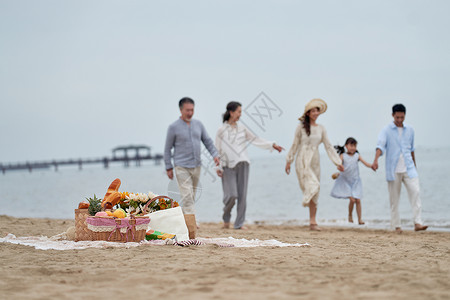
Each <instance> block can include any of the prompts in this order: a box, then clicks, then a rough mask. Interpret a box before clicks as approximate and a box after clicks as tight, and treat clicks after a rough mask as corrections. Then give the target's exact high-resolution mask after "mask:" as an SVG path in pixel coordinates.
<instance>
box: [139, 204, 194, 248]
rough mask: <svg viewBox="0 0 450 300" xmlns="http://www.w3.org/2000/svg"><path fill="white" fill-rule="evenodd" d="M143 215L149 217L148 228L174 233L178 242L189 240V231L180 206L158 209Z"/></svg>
mask: <svg viewBox="0 0 450 300" xmlns="http://www.w3.org/2000/svg"><path fill="white" fill-rule="evenodd" d="M145 216H148V217H150V223H149V224H148V229H149V230H150V229H152V230H155V231H160V232H164V233H171V234H175V235H176V238H177V241H178V242H182V241H187V240H189V232H188V229H187V226H186V221H185V220H184V215H183V211H182V210H181V207H180V206H178V207H174V208H167V209H164V210H158V211H155V212H152V213H149V214H146V215H145Z"/></svg>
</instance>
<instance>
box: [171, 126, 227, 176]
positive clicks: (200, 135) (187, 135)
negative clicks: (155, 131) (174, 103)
mask: <svg viewBox="0 0 450 300" xmlns="http://www.w3.org/2000/svg"><path fill="white" fill-rule="evenodd" d="M200 141H201V142H203V144H204V145H205V147H206V149H208V151H209V153H210V154H211V156H212V157H217V156H218V153H217V150H216V148H215V147H214V142H213V140H212V139H211V138H210V137H209V135H208V133H207V132H206V130H205V127H204V126H203V124H202V122H200V121H198V120H194V119H192V120H191V121H190V124H188V123H186V122H185V121H183V120H182V119H181V118H180V119H178V120H176V121H175V122H173V123H172V124H170V126H169V128H168V129H167V137H166V146H165V148H164V163H165V164H166V170H169V169H172V168H173V165H172V148H174V152H173V162H174V164H175V166H179V167H184V168H195V167H198V166H200V164H201V158H200V156H201V144H200Z"/></svg>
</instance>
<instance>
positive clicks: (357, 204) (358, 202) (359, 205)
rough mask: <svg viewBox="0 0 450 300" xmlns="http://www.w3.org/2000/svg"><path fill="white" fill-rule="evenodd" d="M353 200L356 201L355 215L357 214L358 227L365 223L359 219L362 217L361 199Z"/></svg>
mask: <svg viewBox="0 0 450 300" xmlns="http://www.w3.org/2000/svg"><path fill="white" fill-rule="evenodd" d="M355 200H356V213H357V214H358V223H359V225H364V224H365V223H364V222H363V220H362V219H361V217H362V209H361V199H355Z"/></svg>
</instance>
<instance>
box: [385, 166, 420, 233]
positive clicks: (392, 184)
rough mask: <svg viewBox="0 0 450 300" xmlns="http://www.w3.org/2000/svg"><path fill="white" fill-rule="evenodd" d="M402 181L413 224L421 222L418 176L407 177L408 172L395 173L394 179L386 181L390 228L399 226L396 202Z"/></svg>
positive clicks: (397, 201)
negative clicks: (409, 204) (389, 207)
mask: <svg viewBox="0 0 450 300" xmlns="http://www.w3.org/2000/svg"><path fill="white" fill-rule="evenodd" d="M402 183H403V184H404V185H405V188H406V191H407V193H408V198H409V202H410V203H411V208H412V211H413V216H414V224H422V217H421V215H422V203H421V200H420V186H419V178H418V177H415V178H409V176H408V174H407V173H406V172H405V173H395V180H394V181H388V189H389V201H390V204H391V227H392V229H394V228H397V227H401V225H400V215H399V213H398V203H399V199H400V191H401V188H402Z"/></svg>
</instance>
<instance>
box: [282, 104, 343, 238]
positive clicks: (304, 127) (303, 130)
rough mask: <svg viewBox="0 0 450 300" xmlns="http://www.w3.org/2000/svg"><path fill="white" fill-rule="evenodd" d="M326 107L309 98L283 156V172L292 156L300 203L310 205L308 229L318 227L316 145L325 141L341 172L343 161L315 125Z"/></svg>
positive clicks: (318, 171)
mask: <svg viewBox="0 0 450 300" xmlns="http://www.w3.org/2000/svg"><path fill="white" fill-rule="evenodd" d="M326 110H327V104H326V103H325V101H323V100H322V99H312V100H311V101H309V102H308V103H307V104H306V106H305V111H304V113H303V115H302V116H301V117H300V118H299V120H300V124H299V125H298V126H297V129H296V130H295V136H294V142H293V143H292V146H291V149H290V150H289V153H288V154H287V157H286V167H285V170H286V173H287V174H288V175H289V173H290V172H291V163H292V162H293V161H294V159H295V170H296V172H297V177H298V182H299V184H300V188H301V190H302V191H303V202H302V204H303V206H308V207H309V223H310V229H311V230H320V228H319V227H318V226H317V221H316V213H317V201H318V199H319V191H320V156H319V149H318V147H319V145H320V144H322V143H323V144H324V146H325V150H326V152H327V154H328V157H329V158H330V159H331V161H332V162H333V163H334V164H335V165H336V166H337V167H338V170H340V171H344V167H343V166H342V161H341V159H340V158H339V156H338V154H337V153H336V151H335V150H334V148H333V146H332V145H331V143H330V141H329V140H328V136H327V132H326V130H325V127H323V126H322V125H320V124H317V123H316V121H317V118H318V117H319V115H320V114H323V113H324V112H325V111H326Z"/></svg>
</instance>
